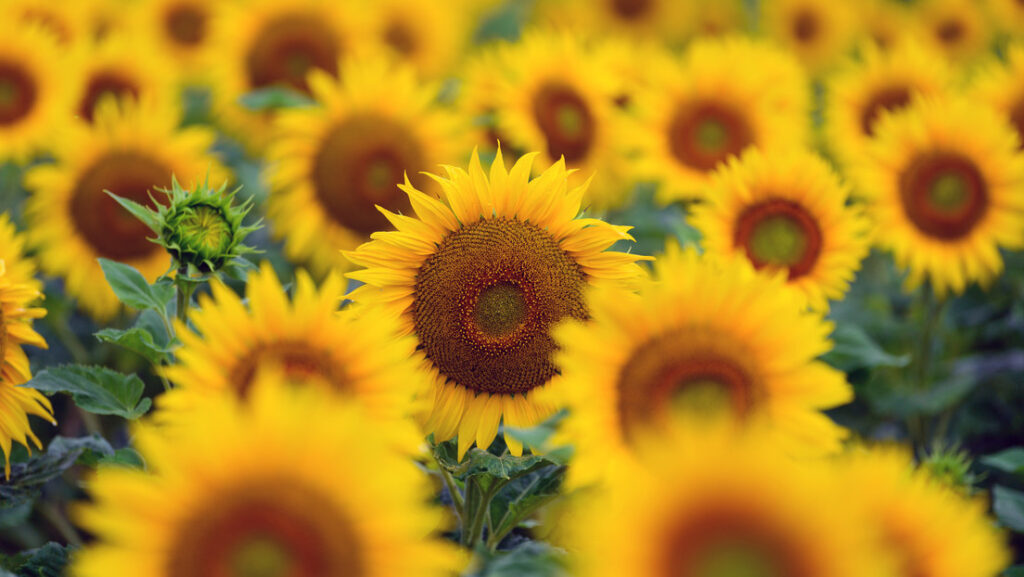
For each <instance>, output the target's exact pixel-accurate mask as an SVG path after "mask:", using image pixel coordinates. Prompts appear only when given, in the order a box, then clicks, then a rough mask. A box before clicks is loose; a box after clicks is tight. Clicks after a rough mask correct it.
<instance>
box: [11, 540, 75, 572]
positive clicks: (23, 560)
mask: <svg viewBox="0 0 1024 577" xmlns="http://www.w3.org/2000/svg"><path fill="white" fill-rule="evenodd" d="M72 550H73V549H72V548H71V547H66V546H64V545H61V544H59V543H54V542H52V541H51V542H50V543H47V544H46V545H43V546H42V547H39V548H38V549H31V550H29V551H24V552H22V553H18V554H17V555H13V556H11V557H8V558H6V559H4V560H3V563H2V564H0V567H2V569H4V570H6V571H11V572H12V573H11V574H13V575H16V576H17V577H61V576H62V575H64V574H65V569H66V568H67V565H68V561H69V557H70V556H69V552H70V551H72ZM0 575H2V573H0Z"/></svg>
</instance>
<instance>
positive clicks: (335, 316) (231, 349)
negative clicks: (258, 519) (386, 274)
mask: <svg viewBox="0 0 1024 577" xmlns="http://www.w3.org/2000/svg"><path fill="white" fill-rule="evenodd" d="M211 288H212V294H213V297H212V298H210V297H207V296H202V297H200V303H199V304H200V308H199V309H197V310H194V311H193V312H192V313H191V315H190V317H189V320H190V321H191V323H192V325H193V326H194V327H195V328H196V331H197V332H192V331H190V330H188V329H187V328H186V327H185V326H184V325H181V326H179V327H178V330H177V331H176V332H177V334H178V337H179V338H180V339H181V341H182V343H183V346H182V348H180V349H178V351H177V352H176V356H177V358H178V364H177V365H174V366H171V367H168V368H167V369H166V370H165V371H164V374H165V375H166V376H167V377H168V378H170V379H171V380H172V381H174V383H175V384H177V385H178V388H176V389H175V390H173V391H171V392H170V393H167V394H166V395H164V396H163V397H161V404H160V407H161V409H163V410H164V411H165V412H168V411H170V412H171V413H172V414H174V413H178V414H180V413H181V412H182V411H183V410H184V411H188V410H191V409H192V408H194V407H196V406H200V405H201V404H202V403H204V402H206V400H207V399H209V398H210V397H211V396H212V395H214V394H217V393H218V392H220V391H224V390H227V391H232V392H233V393H235V394H237V395H238V396H239V397H241V398H246V397H248V396H249V394H250V391H251V389H252V387H253V383H254V382H255V381H256V380H257V377H258V375H259V374H260V373H261V372H262V371H265V370H279V371H281V376H282V377H283V378H284V379H287V380H288V381H294V382H300V383H303V384H309V385H311V386H317V387H322V388H324V389H327V390H333V391H337V392H339V393H340V394H341V395H342V396H345V397H346V398H351V399H355V400H356V401H357V402H358V403H359V404H360V405H361V406H362V407H365V408H366V409H368V410H369V412H370V413H371V414H372V415H373V416H374V417H378V418H382V419H388V420H390V421H393V422H394V421H398V420H400V419H402V418H404V417H406V416H407V415H408V413H410V402H411V399H412V396H413V393H414V392H415V387H416V385H417V382H418V381H420V380H423V378H424V377H420V376H419V374H418V373H417V367H416V364H415V363H414V362H413V361H411V360H410V358H411V356H412V353H413V349H414V348H415V343H414V342H413V340H412V338H411V337H405V338H396V336H395V333H397V327H396V326H392V325H393V324H394V321H393V320H392V319H386V318H377V317H370V316H368V315H363V316H359V315H354V314H352V312H351V311H348V312H346V313H344V314H343V315H339V313H338V303H339V301H340V298H341V295H342V293H343V291H344V288H345V287H344V284H343V282H342V279H341V278H340V277H338V276H336V275H331V276H329V277H328V278H327V279H326V280H325V281H324V283H323V286H321V287H320V289H319V290H318V289H317V287H316V286H315V285H314V284H313V281H312V280H311V279H310V277H309V275H308V274H306V273H305V272H304V271H301V270H300V271H299V272H298V273H297V274H296V284H295V295H294V298H293V299H292V300H289V299H288V296H287V295H286V294H285V291H284V288H282V286H281V283H280V282H278V280H277V275H276V274H275V273H274V270H273V269H272V268H271V267H270V265H269V264H268V263H264V264H263V266H261V267H260V270H259V272H254V273H251V274H249V277H248V280H247V283H246V299H245V301H244V302H243V300H242V299H241V298H239V296H238V295H237V294H235V292H234V291H232V290H231V289H230V288H228V287H227V286H225V285H224V284H222V283H219V282H215V283H213V285H212V287H211Z"/></svg>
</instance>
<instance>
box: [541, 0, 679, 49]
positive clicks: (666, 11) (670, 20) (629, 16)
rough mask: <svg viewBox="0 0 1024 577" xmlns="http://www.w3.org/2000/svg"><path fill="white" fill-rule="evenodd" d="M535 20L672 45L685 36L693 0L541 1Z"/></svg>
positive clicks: (589, 33)
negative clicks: (680, 0)
mask: <svg viewBox="0 0 1024 577" xmlns="http://www.w3.org/2000/svg"><path fill="white" fill-rule="evenodd" d="M535 4H536V6H535V7H534V9H535V11H536V15H535V20H537V21H538V23H540V24H541V25H545V26H554V27H557V28H565V29H570V30H573V31H575V32H579V33H583V34H587V35H593V36H594V37H598V38H600V37H605V36H623V37H627V38H631V39H632V40H634V41H642V42H647V41H660V42H662V43H668V44H670V45H674V44H679V43H681V42H682V41H683V40H685V39H686V36H687V33H688V32H689V23H690V22H692V21H693V7H692V4H693V3H692V2H678V1H676V0H540V1H538V2H536V3H535Z"/></svg>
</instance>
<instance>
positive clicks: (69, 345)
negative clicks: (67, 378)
mask: <svg viewBox="0 0 1024 577" xmlns="http://www.w3.org/2000/svg"><path fill="white" fill-rule="evenodd" d="M49 325H50V327H51V328H52V329H53V332H54V334H56V335H57V339H58V340H60V342H61V344H63V345H64V348H66V349H67V350H68V352H69V353H71V358H72V359H74V361H75V363H77V364H80V365H84V364H88V363H89V350H88V349H87V348H85V345H83V344H82V340H81V339H79V338H78V335H76V334H75V333H74V332H73V331H72V330H71V329H70V328H69V327H68V317H67V315H61V316H60V317H53V318H52V320H49Z"/></svg>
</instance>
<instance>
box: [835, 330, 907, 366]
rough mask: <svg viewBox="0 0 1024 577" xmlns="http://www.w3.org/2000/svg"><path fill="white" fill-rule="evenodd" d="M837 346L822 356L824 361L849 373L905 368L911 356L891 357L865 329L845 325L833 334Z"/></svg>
mask: <svg viewBox="0 0 1024 577" xmlns="http://www.w3.org/2000/svg"><path fill="white" fill-rule="evenodd" d="M832 341H833V343H835V345H834V346H833V347H832V350H831V351H829V352H828V353H826V354H825V355H823V356H822V360H823V361H825V362H826V363H828V364H830V365H832V366H833V367H835V368H837V369H839V370H841V371H846V372H849V371H851V370H853V369H859V368H873V367H905V366H907V364H908V363H910V355H899V356H896V355H891V354H889V353H887V352H885V351H884V350H883V349H882V347H880V346H878V343H876V342H875V341H873V340H872V339H871V337H870V336H868V334H867V333H866V332H864V329H862V328H860V327H858V326H857V325H853V324H849V323H843V324H840V325H838V326H837V327H836V330H835V332H834V333H832Z"/></svg>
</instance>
